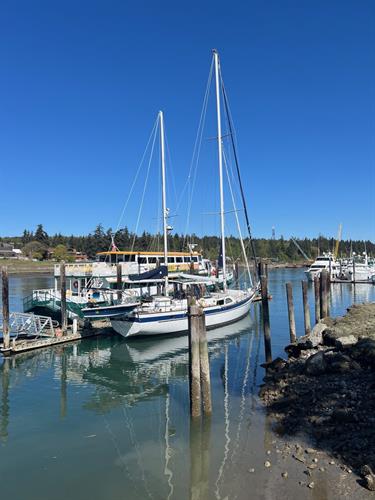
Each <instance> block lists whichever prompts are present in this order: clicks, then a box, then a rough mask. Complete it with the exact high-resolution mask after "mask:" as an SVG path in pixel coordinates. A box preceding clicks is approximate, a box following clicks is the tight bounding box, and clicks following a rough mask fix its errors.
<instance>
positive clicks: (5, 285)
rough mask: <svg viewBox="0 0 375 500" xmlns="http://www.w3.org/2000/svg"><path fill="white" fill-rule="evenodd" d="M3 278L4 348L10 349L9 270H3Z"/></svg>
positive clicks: (4, 268)
mask: <svg viewBox="0 0 375 500" xmlns="http://www.w3.org/2000/svg"><path fill="white" fill-rule="evenodd" d="M1 277H2V298H3V348H4V349H9V347H10V332H9V278H8V268H7V267H5V266H4V267H2V268H1Z"/></svg>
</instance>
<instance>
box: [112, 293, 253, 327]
mask: <svg viewBox="0 0 375 500" xmlns="http://www.w3.org/2000/svg"><path fill="white" fill-rule="evenodd" d="M253 297H254V295H249V296H248V297H247V298H246V299H244V300H242V301H240V302H237V303H235V304H231V305H230V306H228V307H226V306H222V307H209V308H205V310H204V311H205V316H206V327H207V329H213V328H218V327H221V326H225V325H228V324H230V323H235V322H236V321H239V320H240V319H242V318H243V317H245V316H247V315H248V314H249V311H250V306H251V303H252V301H253ZM150 316H151V315H150V314H147V315H144V316H142V314H139V315H136V316H135V317H132V316H127V317H124V318H122V319H118V318H116V319H113V320H111V324H112V328H113V329H114V330H115V331H116V332H117V333H119V334H120V335H122V336H123V337H135V336H148V335H150V336H151V335H165V334H171V333H184V332H187V331H188V317H187V311H186V310H185V311H170V312H165V313H158V314H157V316H155V315H153V317H150Z"/></svg>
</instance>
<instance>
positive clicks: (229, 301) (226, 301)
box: [225, 297, 233, 304]
mask: <svg viewBox="0 0 375 500" xmlns="http://www.w3.org/2000/svg"><path fill="white" fill-rule="evenodd" d="M232 302H233V300H232V299H230V298H229V297H228V298H227V299H225V303H226V304H231V303H232Z"/></svg>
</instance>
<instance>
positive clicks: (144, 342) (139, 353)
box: [114, 316, 252, 363]
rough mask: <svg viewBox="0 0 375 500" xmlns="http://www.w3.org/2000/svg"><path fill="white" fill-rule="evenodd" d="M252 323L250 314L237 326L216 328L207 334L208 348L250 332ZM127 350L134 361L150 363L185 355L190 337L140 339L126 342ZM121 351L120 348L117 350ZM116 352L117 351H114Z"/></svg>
mask: <svg viewBox="0 0 375 500" xmlns="http://www.w3.org/2000/svg"><path fill="white" fill-rule="evenodd" d="M251 325H252V320H251V317H250V316H246V317H245V318H243V319H242V320H241V321H238V322H237V323H236V325H235V326H233V325H227V326H223V327H221V328H215V330H211V331H210V332H208V334H207V340H208V348H209V350H213V349H214V348H215V343H217V342H218V341H220V340H223V339H226V338H233V337H236V336H238V335H242V334H243V333H244V332H248V331H249V328H250V327H251ZM122 346H123V349H125V350H126V352H127V353H128V355H129V358H130V359H131V360H132V361H133V362H134V363H146V362H147V363H149V362H153V361H156V360H162V359H165V358H168V359H170V358H173V357H175V356H176V355H178V354H181V355H184V354H185V353H186V352H187V348H188V338H187V336H186V335H180V336H175V335H174V336H164V337H161V338H159V339H158V340H157V341H155V340H153V339H149V338H144V339H139V341H137V342H126V343H123V344H121V347H122ZM117 352H120V349H118V350H117ZM114 354H115V352H114Z"/></svg>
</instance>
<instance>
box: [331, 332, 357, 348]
mask: <svg viewBox="0 0 375 500" xmlns="http://www.w3.org/2000/svg"><path fill="white" fill-rule="evenodd" d="M357 342H358V339H357V338H356V337H354V335H348V336H347V337H339V338H337V339H336V340H335V345H336V347H338V348H339V349H345V348H346V347H352V346H353V345H354V344H356V343H357Z"/></svg>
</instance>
